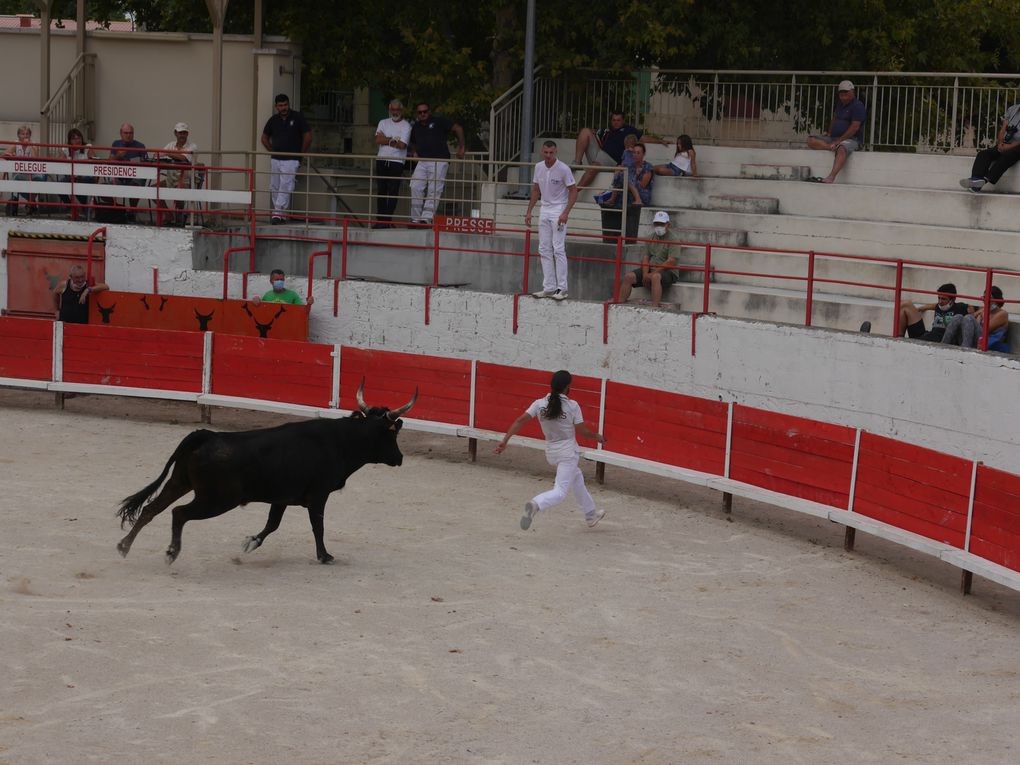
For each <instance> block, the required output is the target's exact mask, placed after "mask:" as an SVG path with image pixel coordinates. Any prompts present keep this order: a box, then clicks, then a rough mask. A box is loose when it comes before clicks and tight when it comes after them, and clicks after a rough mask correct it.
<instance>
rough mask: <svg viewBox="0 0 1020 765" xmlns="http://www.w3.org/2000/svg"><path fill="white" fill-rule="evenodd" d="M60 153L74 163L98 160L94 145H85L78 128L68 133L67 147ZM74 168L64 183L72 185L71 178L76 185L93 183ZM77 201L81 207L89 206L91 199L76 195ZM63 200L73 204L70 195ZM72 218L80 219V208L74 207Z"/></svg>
mask: <svg viewBox="0 0 1020 765" xmlns="http://www.w3.org/2000/svg"><path fill="white" fill-rule="evenodd" d="M60 153H61V154H62V155H63V156H64V159H66V160H68V161H72V160H73V161H74V162H88V161H90V160H93V159H95V158H96V153H95V152H94V151H93V150H92V144H86V143H85V136H84V135H82V132H81V131H80V130H79V129H78V128H71V129H70V130H68V131H67V146H63V147H61V149H60ZM73 170H74V167H73V165H72V175H71V176H69V175H65V176H62V177H61V178H60V180H61V182H62V183H70V182H71V178H72V177H73V178H74V182H75V183H91V182H92V178H91V177H89V176H87V175H78V174H77V173H74V172H73ZM74 196H75V201H77V202H78V204H81V205H87V204H88V201H89V198H88V197H87V196H84V195H83V194H75V195H74ZM61 200H62V201H64V202H65V203H67V204H71V203H72V200H71V197H70V195H65V196H62V197H61ZM88 213H89V211H88V209H87V208H86V210H85V219H86V220H88V217H89V214H88ZM71 218H72V219H73V220H77V219H78V207H77V205H74V206H72V207H71Z"/></svg>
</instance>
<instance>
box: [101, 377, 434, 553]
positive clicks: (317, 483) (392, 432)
mask: <svg viewBox="0 0 1020 765" xmlns="http://www.w3.org/2000/svg"><path fill="white" fill-rule="evenodd" d="M364 387H365V381H364V380H362V382H361V386H360V387H359V388H358V394H357V398H358V409H359V411H357V412H354V413H353V414H352V415H351V416H350V417H347V418H343V419H337V420H326V419H323V420H310V421H305V422H292V423H288V424H286V425H280V426H278V427H275V428H261V429H259V430H248V431H243V432H239V433H215V432H213V431H211V430H196V431H194V432H192V433H190V434H189V435H187V436H185V438H184V440H182V441H181V443H180V444H179V445H178V446H177V448H176V449H175V450H174V453H173V454H172V455H170V459H169V460H167V463H166V465H165V466H164V468H163V472H162V473H160V474H159V477H158V478H157V479H156V480H155V481H153V482H152V483H150V484H149V485H148V486H146V487H145V488H143V489H141V490H140V491H138V492H136V493H134V494H132V495H131V496H130V497H127V498H126V499H125V500H124V501H123V502H122V503H121V506H120V509H119V510H118V511H117V515H118V516H120V519H121V526H123V525H124V524H126V523H131V524H132V526H131V530H130V531H129V532H128V533H127V536H125V537H124V538H123V539H122V540H121V541H120V542H119V543H118V545H117V549H118V550H119V551H120V554H121V555H124V556H126V555H127V554H128V552H129V551H130V550H131V544H132V543H133V542H134V540H135V537H136V536H137V535H138V532H139V531H141V530H142V528H144V527H145V525H146V524H148V523H149V521H151V520H152V519H153V518H155V517H156V516H157V515H159V514H160V513H161V512H163V511H164V510H166V508H168V507H169V506H170V505H171V504H173V503H174V502H176V501H177V500H178V499H180V498H181V497H183V496H184V495H185V494H187V493H188V492H190V491H194V492H195V497H194V499H192V500H191V502H188V503H187V504H184V505H179V506H178V507H175V508H174V509H173V513H172V515H173V524H172V529H171V536H170V546H169V547H168V548H167V551H166V562H167V564H170V563H173V562H174V560H176V559H177V556H178V555H179V554H180V552H181V530H182V529H183V528H184V524H185V523H187V522H188V521H196V520H200V519H202V518H215V517H216V516H217V515H222V514H223V513H225V512H227V511H228V510H232V509H233V508H235V507H237V506H238V505H246V504H248V503H249V502H267V503H268V504H269V519H268V520H267V521H266V526H265V528H264V529H262V531H260V532H259V533H258V534H256V535H255V536H253V537H248V538H247V539H245V542H244V551H245V552H251V551H252V550H255V549H257V548H258V547H260V546H261V545H262V543H263V542H264V541H265V539H266V537H268V536H269V535H270V534H272V533H273V532H274V531H276V529H277V528H278V527H279V525H280V521H281V520H282V518H283V511H284V510H286V509H287V507H288V506H289V505H300V506H302V507H306V508H308V519H309V520H310V521H311V524H312V533H313V535H314V536H315V556H316V558H318V559H319V562H320V563H330V562H331V561H332V560H333V556H332V555H330V554H329V553H328V552H326V547H325V545H324V544H323V540H322V533H323V512H324V510H325V508H326V500H327V499H329V495H330V494H331V493H333V492H334V491H337V490H338V489H342V488H343V487H344V485H345V484H346V483H347V479H348V478H349V477H350V476H351V474H353V473H354V472H355V471H357V470H358V469H359V468H361V467H362V466H364V465H367V464H370V463H381V464H384V465H390V466H392V467H397V466H399V465H400V464H401V463H402V462H403V459H404V456H403V454H401V452H400V447H399V446H398V445H397V435H398V434H399V433H400V428H401V427H402V426H403V424H404V423H403V420H401V419H400V416H401V415H403V414H404V413H406V412H407V411H408V410H409V409H410V408H411V407H412V406H414V403H415V401H417V400H418V390H417V389H415V391H414V396H412V397H411V400H410V401H408V402H407V403H406V404H404V405H403V406H401V407H399V408H398V409H394V410H392V411H391V410H389V409H386V408H385V407H378V406H375V407H369V406H368V405H367V404H366V403H365V400H364V398H363V397H362V394H363V391H364ZM171 467H172V468H173V472H172V473H170V469H171ZM168 473H170V478H169V480H167V481H166V484H165V485H163V490H162V491H161V492H160V493H159V494H158V496H156V497H155V498H153V499H151V501H150V498H152V496H153V494H155V492H156V490H157V489H158V488H159V486H160V484H162V483H163V481H164V479H166V477H167V474H168ZM143 505H144V507H143Z"/></svg>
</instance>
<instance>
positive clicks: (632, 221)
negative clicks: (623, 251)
mask: <svg viewBox="0 0 1020 765" xmlns="http://www.w3.org/2000/svg"><path fill="white" fill-rule="evenodd" d="M641 207H642V206H641V205H635V204H631V205H628V206H627V230H626V231H625V232H624V234H623V235H624V236H625V237H627V238H629V239H633V238H635V237H636V236H637V235H638V224H640V223H641ZM622 220H623V211H622V210H620V208H618V207H617V208H613V207H603V208H602V241H603V242H605V243H606V244H615V243H616V237H618V236H619V235H620V223H621V221H622Z"/></svg>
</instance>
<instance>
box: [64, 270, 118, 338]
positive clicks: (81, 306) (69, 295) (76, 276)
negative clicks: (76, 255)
mask: <svg viewBox="0 0 1020 765" xmlns="http://www.w3.org/2000/svg"><path fill="white" fill-rule="evenodd" d="M108 289H110V288H109V287H108V286H106V285H105V284H103V283H102V282H98V283H97V282H96V281H95V279H92V284H89V283H88V280H87V279H86V277H85V266H82V265H80V264H77V263H76V264H74V265H73V266H71V271H70V273H69V274H68V277H67V281H65V282H64V283H63V284H60V285H57V288H56V289H55V290H53V311H54V315H55V316H56V319H57V321H63V322H67V323H68V324H88V323H89V296H90V295H92V294H93V293H96V292H103V291H104V290H108Z"/></svg>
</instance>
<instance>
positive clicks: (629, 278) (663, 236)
mask: <svg viewBox="0 0 1020 765" xmlns="http://www.w3.org/2000/svg"><path fill="white" fill-rule="evenodd" d="M652 230H653V232H654V236H653V237H652V241H650V242H645V243H644V248H645V251H644V253H643V255H642V257H641V266H640V267H638V268H635V269H634V270H633V271H630V272H628V273H626V274H624V277H623V280H622V281H621V282H620V302H621V303H626V302H627V300H628V299H629V298H630V291H631V289H633V288H634V286H635V285H637V286H639V287H646V288H647V289H648V291H649V292H650V293H651V296H652V305H654V306H657V305H659V303H660V302H662V291H663V290H664V289H666V288H667V287H668V286H669V285H671V284H674V283H676V282H677V281H678V280H679V279H680V272H679V271H678V270H677V268H676V265H677V256H678V255H679V254H680V247H681V244H680V241H679V240H678V239H677V238H676V236H675V235H674V234H673V232H672V231H670V230H669V213H667V212H666V211H665V210H659V211H658V212H657V213H655V217H653V218H652Z"/></svg>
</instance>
